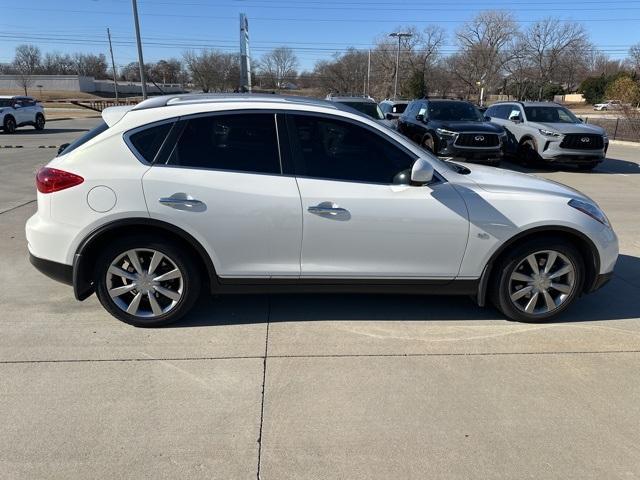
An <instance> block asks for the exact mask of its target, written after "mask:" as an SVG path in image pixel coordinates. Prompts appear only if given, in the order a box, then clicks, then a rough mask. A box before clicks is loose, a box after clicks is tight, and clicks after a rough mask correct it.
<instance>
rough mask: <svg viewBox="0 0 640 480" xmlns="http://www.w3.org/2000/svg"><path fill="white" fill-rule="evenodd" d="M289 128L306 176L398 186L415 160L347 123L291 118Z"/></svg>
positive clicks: (318, 118) (373, 134) (370, 133)
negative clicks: (401, 175) (402, 175)
mask: <svg viewBox="0 0 640 480" xmlns="http://www.w3.org/2000/svg"><path fill="white" fill-rule="evenodd" d="M291 125H292V127H293V138H292V145H293V148H294V151H295V152H296V153H297V155H298V156H299V157H301V159H302V161H303V164H304V173H305V175H307V176H310V177H317V178H328V179H334V180H346V181H353V182H369V183H384V184H391V183H398V182H399V178H397V177H396V176H397V175H398V174H400V173H401V172H405V171H406V170H408V169H410V168H411V166H412V165H413V162H414V160H415V159H414V158H413V157H412V156H411V155H409V154H408V153H405V152H404V151H403V150H401V149H400V148H399V147H397V146H395V145H394V144H393V143H391V141H390V140H386V139H384V138H383V137H382V136H380V135H379V134H377V133H375V132H372V131H371V130H368V129H366V128H364V127H361V126H358V125H354V124H352V123H349V122H345V121H341V120H334V119H329V118H324V117H313V116H303V115H292V116H291ZM405 173H406V172H405Z"/></svg>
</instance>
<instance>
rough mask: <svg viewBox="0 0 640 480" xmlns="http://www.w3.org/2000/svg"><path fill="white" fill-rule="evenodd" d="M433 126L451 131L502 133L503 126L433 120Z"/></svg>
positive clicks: (487, 123) (486, 123)
mask: <svg viewBox="0 0 640 480" xmlns="http://www.w3.org/2000/svg"><path fill="white" fill-rule="evenodd" d="M433 127H434V128H444V129H445V130H451V131H452V132H486V133H502V131H503V128H502V127H500V126H499V125H495V124H493V123H489V122H433Z"/></svg>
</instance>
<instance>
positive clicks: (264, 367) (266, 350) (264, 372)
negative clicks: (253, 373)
mask: <svg viewBox="0 0 640 480" xmlns="http://www.w3.org/2000/svg"><path fill="white" fill-rule="evenodd" d="M270 321H271V297H269V296H267V332H266V335H265V340H264V357H263V361H262V398H261V400H260V429H259V431H258V469H257V472H256V478H257V479H258V480H261V477H260V469H261V467H262V425H263V424H264V394H265V388H266V379H267V356H268V355H269V323H270Z"/></svg>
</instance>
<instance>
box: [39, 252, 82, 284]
mask: <svg viewBox="0 0 640 480" xmlns="http://www.w3.org/2000/svg"><path fill="white" fill-rule="evenodd" d="M29 261H30V262H31V265H33V266H34V267H36V269H37V270H39V271H40V272H41V273H43V274H44V275H46V276H47V277H49V278H51V279H53V280H55V281H57V282H60V283H64V284H66V285H73V266H71V265H65V264H64V263H58V262H53V261H51V260H45V259H44V258H39V257H36V256H35V255H33V254H32V253H29Z"/></svg>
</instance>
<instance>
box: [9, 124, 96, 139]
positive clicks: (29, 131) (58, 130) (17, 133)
mask: <svg viewBox="0 0 640 480" xmlns="http://www.w3.org/2000/svg"><path fill="white" fill-rule="evenodd" d="M88 131H89V129H88V128H45V129H44V130H35V129H29V127H26V128H19V129H17V130H16V131H15V132H14V133H12V134H3V135H2V137H1V138H2V139H3V140H4V139H5V138H12V137H14V136H21V137H27V136H29V135H47V134H52V133H74V132H88Z"/></svg>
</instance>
